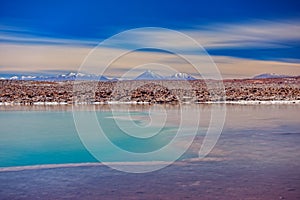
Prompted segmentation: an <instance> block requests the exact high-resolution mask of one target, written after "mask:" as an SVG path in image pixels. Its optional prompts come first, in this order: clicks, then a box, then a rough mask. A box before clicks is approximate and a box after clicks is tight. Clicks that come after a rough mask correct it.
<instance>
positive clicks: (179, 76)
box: [0, 70, 196, 81]
mask: <svg viewBox="0 0 300 200" xmlns="http://www.w3.org/2000/svg"><path fill="white" fill-rule="evenodd" d="M0 80H32V81H71V80H90V81H116V80H118V78H108V77H106V76H98V75H94V74H85V73H79V72H69V73H67V74H60V75H49V76H46V75H41V76H34V75H18V74H9V75H7V74H5V75H3V76H2V77H1V75H0ZM131 80H196V79H195V78H194V77H192V76H191V75H189V74H186V73H176V74H174V75H172V76H161V75H159V74H157V73H155V72H152V71H151V70H147V71H145V72H144V73H142V74H140V75H138V76H137V77H135V78H133V79H131Z"/></svg>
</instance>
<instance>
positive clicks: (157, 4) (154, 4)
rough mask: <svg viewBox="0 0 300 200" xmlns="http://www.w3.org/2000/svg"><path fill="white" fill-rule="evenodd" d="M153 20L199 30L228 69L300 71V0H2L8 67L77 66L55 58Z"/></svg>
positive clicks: (1, 43)
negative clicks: (57, 54) (55, 60)
mask: <svg viewBox="0 0 300 200" xmlns="http://www.w3.org/2000/svg"><path fill="white" fill-rule="evenodd" d="M149 26H150V27H163V28H169V29H173V30H177V31H182V32H183V33H185V34H187V35H189V36H191V37H193V38H194V39H195V40H197V41H198V42H199V43H200V44H202V45H203V46H204V47H205V48H206V50H207V51H208V53H209V54H210V55H211V56H212V58H213V59H215V62H216V64H217V65H218V66H219V64H218V63H220V68H221V69H220V70H221V72H222V73H224V75H229V74H235V75H234V76H241V77H243V76H252V75H253V74H257V73H264V72H276V73H282V72H287V73H289V74H293V73H297V74H300V69H299V64H300V34H299V32H297V31H300V2H299V1H290V0H285V1H265V0H261V1H256V0H252V1H238V0H237V1H234V0H230V1H216V0H210V1H162V0H160V1H55V0H54V1H30V0H29V1H1V7H0V58H1V59H0V71H2V72H6V71H19V72H20V71H34V72H36V71H49V70H50V71H51V70H53V71H59V70H62V71H64V70H65V71H68V70H76V68H78V66H79V65H80V62H81V61H82V59H78V60H76V58H74V60H71V59H72V58H71V57H69V58H65V60H63V58H61V60H59V59H58V61H57V64H55V62H53V61H50V60H51V59H52V60H53V57H57V56H56V54H55V53H56V52H67V51H68V52H70V51H71V52H73V51H74V55H76V56H77V57H80V56H83V55H84V54H85V53H88V49H89V48H92V47H95V46H96V45H97V43H98V42H100V41H102V40H104V39H106V38H108V37H110V36H112V35H114V34H117V33H119V32H121V31H125V30H127V29H132V28H139V27H149ZM66 46H67V47H66ZM66 48H67V49H66ZM79 49H80V51H79ZM77 50H78V51H77ZM29 52H32V54H34V55H29ZM37 53H38V58H37V57H35V56H36V55H37ZM1 54H2V56H1ZM25 57H26V58H28V59H25ZM18 58H19V59H18ZM29 58H31V60H29ZM33 59H36V60H35V61H32V60H33ZM1 60H2V61H1ZM16 60H20V62H17V61H16ZM21 61H22V63H21ZM247 61H249V62H247ZM1 62H2V63H1ZM225 62H226V63H231V64H232V66H229V64H227V65H226V66H225V65H222V63H225ZM245 63H246V64H249V66H248V67H250V68H251V67H252V68H253V67H254V66H256V69H251V70H249V69H246V68H245V67H243V66H245ZM251 63H252V64H251ZM250 64H251V65H250ZM238 65H243V66H240V67H238ZM258 65H261V66H262V67H260V66H258ZM72 66H73V67H72ZM233 66H234V67H233ZM273 66H275V67H273ZM276 66H277V67H276ZM123 67H124V66H123ZM230 70H231V71H230ZM183 71H184V70H183ZM223 71H224V72H223Z"/></svg>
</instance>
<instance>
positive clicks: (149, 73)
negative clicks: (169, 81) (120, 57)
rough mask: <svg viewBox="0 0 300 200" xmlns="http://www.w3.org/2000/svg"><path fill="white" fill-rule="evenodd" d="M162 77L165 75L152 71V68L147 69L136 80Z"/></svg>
mask: <svg viewBox="0 0 300 200" xmlns="http://www.w3.org/2000/svg"><path fill="white" fill-rule="evenodd" d="M161 79H163V76H161V75H159V74H157V73H155V72H152V71H151V70H147V71H145V72H144V73H142V74H140V75H139V76H137V77H136V78H135V80H161Z"/></svg>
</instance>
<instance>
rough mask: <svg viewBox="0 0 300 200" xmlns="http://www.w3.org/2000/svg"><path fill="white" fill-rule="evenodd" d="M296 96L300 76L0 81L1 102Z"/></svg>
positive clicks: (299, 97) (299, 91) (273, 98)
mask: <svg viewBox="0 0 300 200" xmlns="http://www.w3.org/2000/svg"><path fill="white" fill-rule="evenodd" d="M225 100H226V101H229V102H234V101H296V100H300V77H295V78H274V79H235V80H224V81H223V82H222V81H215V80H208V81H203V80H193V81H167V80H166V81H104V82H88V81H80V82H79V81H63V82H50V81H15V80H1V81H0V103H1V104H21V105H23V104H35V103H61V104H73V103H107V102H112V101H118V102H135V103H178V102H191V103H203V102H220V101H221V102H223V101H225Z"/></svg>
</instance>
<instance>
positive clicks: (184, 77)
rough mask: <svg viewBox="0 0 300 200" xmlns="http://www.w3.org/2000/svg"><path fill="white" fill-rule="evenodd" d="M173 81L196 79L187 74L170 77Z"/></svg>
mask: <svg viewBox="0 0 300 200" xmlns="http://www.w3.org/2000/svg"><path fill="white" fill-rule="evenodd" d="M170 79H172V80H195V78H194V77H192V76H191V75H189V74H187V73H180V72H179V73H176V74H174V75H172V76H171V77H170Z"/></svg>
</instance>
